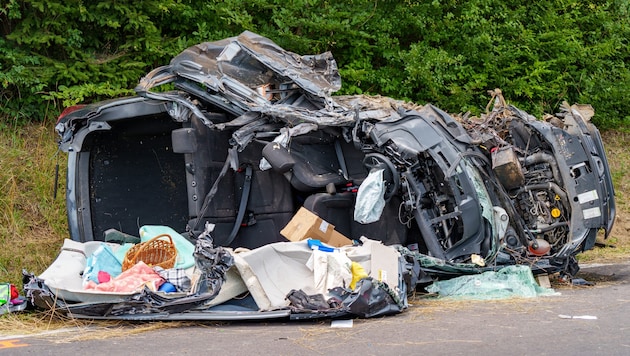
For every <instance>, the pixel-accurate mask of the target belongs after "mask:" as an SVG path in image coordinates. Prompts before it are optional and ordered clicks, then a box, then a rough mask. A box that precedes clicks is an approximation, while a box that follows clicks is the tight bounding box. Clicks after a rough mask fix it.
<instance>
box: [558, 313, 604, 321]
mask: <svg viewBox="0 0 630 356" xmlns="http://www.w3.org/2000/svg"><path fill="white" fill-rule="evenodd" d="M558 317H560V318H562V319H584V320H597V317H596V316H595V315H564V314H559V315H558Z"/></svg>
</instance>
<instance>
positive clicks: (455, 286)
mask: <svg viewBox="0 0 630 356" xmlns="http://www.w3.org/2000/svg"><path fill="white" fill-rule="evenodd" d="M426 289H427V291H429V292H431V293H438V294H439V295H440V296H441V297H452V298H461V299H476V300H489V299H506V298H514V297H522V298H532V297H539V296H544V295H553V294H555V292H554V290H553V289H550V288H543V287H541V286H539V285H538V283H536V280H535V279H534V275H533V274H532V271H531V269H530V268H529V267H527V266H522V265H517V266H508V267H504V268H502V269H500V270H499V271H496V272H495V271H488V272H484V273H481V274H476V275H468V276H461V277H457V278H453V279H449V280H445V281H437V282H434V283H433V284H431V285H430V286H429V287H427V288H426Z"/></svg>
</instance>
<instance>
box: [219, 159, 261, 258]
mask: <svg viewBox="0 0 630 356" xmlns="http://www.w3.org/2000/svg"><path fill="white" fill-rule="evenodd" d="M252 173H253V170H252V166H251V165H249V164H248V165H247V166H246V167H245V182H244V183H243V194H241V201H240V203H239V206H238V214H237V215H236V221H234V226H233V227H232V231H231V232H230V235H228V238H227V240H226V241H225V243H223V244H221V245H222V246H229V245H230V244H231V243H232V242H234V239H235V238H236V235H237V234H238V230H239V229H240V228H241V224H242V223H243V217H244V216H245V210H247V202H248V201H249V191H250V190H251V188H252Z"/></svg>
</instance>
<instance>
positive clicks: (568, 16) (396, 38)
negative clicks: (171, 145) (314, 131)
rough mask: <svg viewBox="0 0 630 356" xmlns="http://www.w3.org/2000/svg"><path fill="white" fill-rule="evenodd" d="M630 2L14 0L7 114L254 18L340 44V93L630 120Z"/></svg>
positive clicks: (255, 24) (336, 50) (260, 26)
mask: <svg viewBox="0 0 630 356" xmlns="http://www.w3.org/2000/svg"><path fill="white" fill-rule="evenodd" d="M629 12H630V5H629V3H628V1H626V0H616V1H577V0H549V1H546V2H531V1H528V2H525V1H520V0H516V1H509V2H506V1H498V0H470V1H461V0H445V1H439V0H434V1H412V0H405V1H394V0H382V1H375V0H370V1H368V0H351V1H322V0H297V1H292V2H287V1H276V0H266V1H263V0H248V1H243V0H231V1H206V0H203V1H202V0H156V1H152V2H143V1H130V0H116V1H114V0H108V1H99V2H95V3H91V2H89V3H88V2H84V1H77V0H68V1H64V0H8V2H7V3H6V4H5V5H1V6H0V24H1V27H0V30H1V31H2V35H3V36H2V38H0V84H1V85H0V98H1V100H2V102H3V105H1V106H0V115H2V116H3V117H5V118H11V119H13V120H15V121H16V122H21V121H31V120H43V119H44V118H45V117H47V116H56V115H57V114H58V112H59V111H60V110H61V109H62V107H64V106H68V105H72V104H75V103H77V102H83V101H88V102H89V101H94V100H100V99H104V98H108V97H116V96H121V95H127V94H129V93H131V89H132V88H133V87H134V86H135V84H136V83H137V81H138V80H139V78H140V77H141V76H142V75H143V74H144V73H146V72H147V71H149V70H150V69H152V68H154V67H156V66H159V65H163V64H166V63H168V61H169V60H170V58H172V57H173V56H174V55H176V54H177V53H179V52H180V51H181V50H183V49H184V48H186V47H188V46H191V45H193V44H195V43H199V42H204V41H214V40H218V39H222V38H226V37H229V36H235V35H237V34H239V33H240V32H242V31H243V30H250V31H253V32H256V33H259V34H261V35H263V36H266V37H269V38H271V39H272V40H274V41H275V42H276V43H278V45H280V46H281V47H283V48H286V49H287V50H290V51H293V52H296V53H301V54H311V53H320V52H324V51H331V52H332V53H333V54H334V56H335V58H336V59H337V62H338V64H339V68H340V72H341V75H342V80H343V87H342V90H341V92H340V94H355V93H366V94H382V95H387V96H391V97H395V98H399V99H406V100H412V101H416V102H418V103H425V102H432V103H434V104H436V105H437V106H440V107H442V108H444V109H445V110H447V111H451V112H463V111H472V112H473V113H475V114H476V113H479V112H480V111H482V110H483V109H484V108H485V105H486V102H487V100H488V99H489V98H488V96H487V94H486V93H487V90H490V89H494V88H497V87H498V88H501V89H502V90H503V92H504V95H505V97H506V98H507V99H508V100H509V101H510V102H511V103H513V104H515V105H517V106H519V107H521V108H523V109H525V110H527V111H529V112H531V113H532V114H536V115H540V114H542V113H543V112H554V111H555V110H556V109H557V108H558V106H559V104H560V103H561V102H562V101H564V100H566V101H569V102H571V103H573V102H580V103H590V104H592V105H593V106H594V107H595V110H596V116H595V119H594V120H595V121H596V123H597V124H598V125H599V126H600V127H601V128H622V129H628V128H630V114H629V113H630V104H628V101H627V100H626V98H627V97H628V96H629V94H630V68H628V65H627V63H630V51H629V50H628V39H629V38H630V25H629V22H628V18H629V17H630V13H629ZM51 109H52V110H51Z"/></svg>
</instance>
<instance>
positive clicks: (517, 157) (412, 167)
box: [26, 32, 615, 319]
mask: <svg viewBox="0 0 630 356" xmlns="http://www.w3.org/2000/svg"><path fill="white" fill-rule="evenodd" d="M340 87H341V80H340V77H339V74H338V71H337V67H336V62H335V60H334V59H333V58H332V56H331V54H330V53H324V54H320V55H311V56H299V55H296V54H294V53H290V52H287V51H285V50H283V49H281V48H279V47H278V46H277V45H275V44H274V43H273V42H271V41H270V40H268V39H266V38H264V37H261V36H258V35H255V34H253V33H249V32H245V33H243V34H241V35H240V36H238V37H234V38H229V39H225V40H222V41H217V42H209V43H203V44H199V45H197V46H194V47H191V48H188V49H187V50H185V51H184V52H182V53H181V54H180V55H178V56H177V57H175V58H174V59H173V60H172V61H171V63H170V64H169V65H167V66H164V67H160V68H157V69H155V70H153V71H152V72H150V73H148V74H147V75H146V76H145V77H144V78H142V80H141V81H140V84H139V85H138V86H137V88H136V92H137V96H134V97H129V98H122V99H117V100H112V101H107V102H101V103H96V104H91V105H87V106H80V107H74V108H72V109H70V110H67V111H66V112H64V114H62V116H61V117H60V119H59V122H58V124H57V126H56V129H57V131H58V133H59V135H60V137H61V139H60V141H59V147H60V149H61V150H63V151H65V152H67V153H68V176H67V189H66V191H67V197H66V198H67V211H68V221H69V227H70V237H71V240H73V241H67V244H68V248H67V249H66V250H65V251H66V252H68V251H70V252H72V251H75V252H76V250H81V253H80V254H79V255H82V256H84V257H86V255H87V251H90V252H92V251H94V250H95V249H96V248H97V247H96V246H98V245H99V244H101V242H100V241H104V240H106V239H107V240H109V238H108V236H109V237H111V236H112V229H115V231H116V233H115V234H113V235H116V236H118V237H120V236H123V237H126V236H136V235H138V231H139V229H140V231H142V230H143V229H146V228H144V227H145V226H154V227H155V226H163V227H168V228H169V229H171V230H172V231H173V232H174V233H175V232H176V233H175V234H177V235H181V236H183V237H185V239H187V240H188V241H190V242H191V243H196V244H197V246H196V248H195V253H194V255H195V258H196V265H197V268H199V265H200V262H199V259H201V257H200V256H203V255H204V253H201V252H200V251H201V250H204V251H214V252H212V253H215V254H214V255H213V256H214V257H211V258H210V260H213V261H214V264H213V263H210V264H211V265H213V266H215V267H216V266H223V267H222V268H221V269H220V272H221V273H219V275H220V278H219V277H217V278H218V279H219V280H221V281H222V282H223V281H225V283H226V284H228V280H229V279H230V277H229V276H230V273H229V271H230V263H227V262H226V261H229V260H230V258H236V259H237V260H238V259H242V258H241V257H238V253H235V252H234V251H239V250H243V248H244V249H247V251H249V252H246V253H252V252H256V251H263V250H265V249H268V248H270V247H271V246H280V245H285V244H299V242H297V243H296V242H291V243H289V242H287V241H289V240H293V239H292V238H291V237H290V236H286V234H283V233H282V231H283V229H284V228H285V227H286V226H287V225H288V224H290V223H291V221H292V218H294V216H295V215H296V212H298V210H299V209H301V208H304V209H306V210H308V211H309V212H311V213H313V214H314V215H315V216H317V217H318V218H319V219H321V222H325V223H328V224H330V225H332V226H334V230H335V231H336V232H337V233H339V234H340V235H342V237H344V238H347V241H348V242H349V244H348V246H346V247H343V246H341V244H337V245H336V246H335V245H333V246H332V247H334V250H341V251H344V253H345V254H346V255H347V256H349V258H350V262H349V263H351V264H352V263H354V262H357V263H359V264H361V262H365V261H366V260H367V261H369V262H370V263H368V264H367V265H366V264H363V267H364V268H365V269H367V274H368V275H369V276H370V279H369V280H370V281H371V283H370V286H356V285H355V288H354V290H353V289H352V288H349V286H347V285H337V286H336V287H341V289H344V290H345V292H343V291H340V290H337V291H336V292H334V293H333V292H331V293H332V294H333V295H334V297H335V298H332V299H334V300H335V302H333V303H324V304H325V306H324V307H321V306H320V307H313V304H315V305H317V303H314V302H313V300H312V299H313V296H312V295H309V291H308V290H307V291H306V292H307V293H306V294H304V295H301V296H300V297H301V298H298V297H295V293H296V290H298V289H300V285H299V283H297V285H296V286H292V285H290V283H288V285H287V286H286V287H282V288H285V289H289V288H290V291H289V290H283V289H282V288H279V290H277V291H275V293H276V294H277V293H280V294H284V295H282V297H283V298H284V299H286V303H285V304H283V302H282V299H283V298H277V299H278V300H277V301H274V300H273V298H272V297H269V298H267V299H264V300H263V299H261V297H260V293H258V292H254V291H252V288H251V287H250V286H249V285H247V286H246V288H241V289H239V288H236V289H235V291H237V292H234V293H236V294H237V295H239V296H242V295H243V293H245V294H247V293H249V294H251V295H253V301H250V303H249V304H247V303H244V302H241V303H234V300H235V299H238V300H242V299H241V298H240V297H239V298H233V295H228V296H226V297H225V298H219V299H217V294H218V295H221V293H222V292H223V289H226V288H221V283H218V286H217V283H210V282H208V281H209V280H210V279H209V278H206V283H197V284H196V286H195V283H193V287H191V289H189V290H187V291H184V293H181V294H179V295H173V296H168V297H165V296H163V295H162V294H160V293H158V292H155V291H149V290H147V288H146V287H145V289H144V290H143V291H142V292H137V293H127V294H115V293H113V294H112V292H103V293H102V294H100V295H97V294H94V293H88V294H89V297H86V293H83V292H81V291H79V292H77V289H78V288H79V287H76V288H75V289H74V290H73V291H72V288H69V287H67V286H65V285H64V282H63V281H59V280H57V281H53V282H51V280H54V279H55V278H54V276H53V275H54V273H55V272H54V271H55V270H57V271H58V270H60V269H59V268H58V267H59V265H57V266H56V267H57V269H54V268H53V267H54V266H51V268H53V269H52V270H51V269H49V270H48V271H46V272H45V273H44V274H43V276H39V277H35V276H30V282H29V283H27V284H26V289H27V292H28V294H29V295H30V296H31V298H32V300H34V302H35V304H38V305H40V306H47V307H51V305H56V306H58V307H63V308H64V309H65V310H68V311H70V312H71V313H72V314H73V315H75V316H85V317H115V318H132V319H133V318H151V319H178V318H179V319H195V318H197V319H238V318H256V317H276V316H277V317H284V316H294V317H296V318H297V317H298V315H304V313H305V310H308V311H309V312H308V313H307V314H308V315H311V316H312V315H313V313H312V311H313V310H316V311H317V313H318V314H317V313H316V314H317V315H329V316H330V315H342V314H344V313H350V314H353V315H359V316H364V317H367V316H374V315H382V314H387V313H393V312H398V311H400V310H402V309H403V308H404V307H405V305H406V304H405V300H406V299H405V298H406V293H407V292H409V291H412V290H414V289H415V288H416V287H418V286H420V285H424V284H427V283H429V282H431V281H433V280H436V279H441V278H449V277H452V276H457V275H461V274H471V273H481V272H484V271H489V270H498V269H500V268H502V267H504V266H509V265H519V264H521V265H528V266H530V267H531V269H532V271H534V273H555V272H561V273H563V274H566V275H568V276H569V277H570V276H572V275H574V274H575V273H576V272H577V271H578V265H577V262H576V260H575V255H576V254H577V253H579V252H581V251H583V250H587V249H590V248H592V247H593V245H594V243H595V239H596V236H597V233H598V231H599V230H603V231H604V233H605V235H606V236H607V235H608V233H609V232H610V230H611V228H612V224H613V220H614V217H615V203H614V197H613V195H614V192H613V186H612V181H611V177H610V173H609V169H608V164H607V161H606V156H605V153H604V149H603V144H602V140H601V138H600V136H599V133H598V131H597V129H596V128H595V127H594V126H593V125H592V124H591V123H590V122H589V119H590V117H591V116H592V111H591V110H590V108H589V107H586V106H579V105H573V106H568V105H565V106H563V108H562V111H561V112H560V113H558V114H556V115H554V116H549V117H547V118H545V120H538V119H536V118H534V117H532V116H530V115H529V114H527V113H525V112H523V111H521V110H519V109H517V108H515V107H512V106H509V105H507V104H506V103H505V102H504V100H503V98H502V96H501V94H500V93H499V92H496V93H495V96H494V102H493V109H492V110H489V112H488V113H487V114H485V115H483V116H482V117H481V118H468V117H466V116H464V117H454V116H452V115H449V114H448V113H446V112H444V111H442V110H440V109H438V108H436V107H435V106H432V105H430V104H427V105H423V106H419V105H415V104H410V103H405V102H402V101H397V100H393V99H390V98H385V97H368V96H333V95H332V93H334V92H335V91H337V90H339V89H340ZM171 230H169V231H171ZM171 235H173V234H171ZM306 237H315V236H306ZM287 239H289V240H287ZM344 241H345V240H344ZM119 242H124V241H119ZM200 242H201V243H200ZM302 242H304V241H302ZM324 242H326V241H324ZM304 244H306V242H304ZM200 245H202V246H201V247H200ZM377 245H378V246H380V247H376V246H377ZM86 246H92V247H86ZM204 246H205V247H204ZM304 246H306V245H304ZM304 246H302V245H300V247H299V248H298V249H299V250H300V252H299V253H298V252H295V251H293V250H292V249H293V247H289V248H288V250H284V249H285V248H284V247H283V248H281V250H282V251H283V252H278V249H277V248H276V247H274V253H272V254H266V253H262V252H261V255H260V256H259V257H257V258H250V262H251V263H254V262H252V261H254V260H255V261H258V262H260V261H261V260H262V261H265V262H264V263H262V262H260V266H261V267H260V268H261V269H264V270H269V269H283V270H284V274H283V275H282V276H280V275H275V274H272V273H268V272H269V271H267V272H266V274H265V276H266V277H265V278H267V279H273V278H276V279H286V280H293V279H292V278H291V277H290V275H291V273H292V268H293V267H289V266H293V265H292V264H291V263H289V264H287V263H286V260H287V259H288V258H289V257H287V256H292V257H295V256H296V254H304V255H303V256H302V255H300V256H302V257H299V258H298V260H299V261H301V262H300V263H302V262H306V260H309V259H310V257H309V256H310V254H311V253H312V252H311V251H314V250H313V248H312V244H311V242H309V246H308V247H305V248H303V247H304ZM318 246H319V248H315V250H318V251H321V250H326V248H325V247H328V246H327V245H326V244H324V246H325V247H322V245H318ZM366 246H371V247H369V248H368V250H370V251H371V255H370V253H369V252H366V254H367V255H370V257H368V258H364V257H357V256H359V255H361V256H364V254H363V252H356V250H352V249H353V248H366ZM381 247H382V248H386V250H382V249H381ZM113 248H114V249H116V247H113ZM377 250H378V252H376V251H377ZM225 251H228V252H227V253H226V252H225ZM353 251H354V252H353ZM392 251H395V253H392ZM63 254H64V250H62V254H61V255H60V257H61V256H62V255H63ZM226 255H230V256H232V257H230V258H228V257H226ZM247 256H249V255H247ZM384 256H387V257H384ZM79 258H81V257H80V256H79ZM274 258H276V260H274ZM245 260H247V257H246V258H245ZM382 260H387V261H386V263H385V264H388V263H389V264H390V265H391V262H392V261H394V263H395V264H396V266H397V267H395V268H392V267H389V268H388V269H387V268H386V270H387V271H388V273H393V274H395V275H396V277H395V278H391V277H390V278H389V279H387V278H385V279H386V281H384V280H383V278H379V277H376V275H375V273H374V272H375V271H370V270H369V269H370V265H371V264H379V263H381V262H382ZM344 261H345V260H344ZM311 262H312V261H311ZM346 262H348V261H346ZM55 263H57V264H63V263H65V264H66V265H67V263H68V262H67V261H66V262H63V261H61V260H60V259H58V261H56V262H55ZM82 263H83V264H81V263H78V264H77V267H76V270H77V271H81V272H82V271H83V270H82V269H83V268H85V261H84V262H82ZM292 263H293V262H292ZM235 264H237V265H238V261H237V262H236V263H235ZM342 264H343V263H342ZM206 265H207V264H206ZM329 266H330V265H329ZM348 266H350V265H348ZM249 268H250V269H253V270H254V273H253V274H256V273H255V272H256V271H255V270H256V268H255V267H252V265H251V264H250V265H249ZM201 269H202V270H203V268H201ZM210 269H211V270H212V268H210ZM311 269H312V268H311ZM214 271H215V272H216V269H215V270H214ZM238 271H239V273H232V274H237V275H238V274H240V278H241V279H242V280H246V279H247V277H246V276H244V272H243V271H242V269H240V268H239V269H238ZM380 271H382V270H380ZM73 273H74V272H73ZM204 273H205V274H204ZM75 274H76V273H75ZM211 274H212V273H210V272H208V271H205V272H203V273H202V275H203V276H206V277H207V276H209V275H211ZM274 276H275V277H274ZM351 276H355V277H356V275H355V274H354V272H353V273H351ZM259 277H260V276H259ZM380 277H383V276H382V275H381V276H380ZM68 278H71V277H68ZM72 278H75V279H77V278H78V280H81V278H82V277H81V276H80V275H76V276H74V277H72ZM304 278H310V277H304ZM202 279H203V278H202ZM215 280H216V279H215ZM364 280H367V279H366V278H364ZM276 282H277V281H276ZM274 283H275V282H273V281H271V282H270V284H274ZM339 283H340V284H345V283H344V282H339ZM245 284H247V283H245ZM261 284H262V285H263V287H264V284H265V282H261V281H260V280H259V281H258V285H261ZM328 287H334V285H330V284H329V285H328ZM361 288H363V290H362V291H360V292H357V290H358V289H361ZM262 289H264V288H262ZM327 290H330V291H332V289H327ZM379 291H380V292H382V293H381V294H379V293H377V292H379ZM108 293H110V294H108ZM225 293H227V292H225ZM287 293H288V294H291V293H293V294H292V295H293V297H294V298H290V297H289V295H288V294H287ZM344 293H345V294H344ZM353 293H354V294H353ZM236 294H235V295H236ZM357 295H361V296H362V297H364V299H365V300H364V302H365V305H363V307H357V306H358V305H359V304H361V303H360V301H357V300H358V299H362V298H361V297H357ZM327 296H328V297H330V295H327ZM297 300H301V301H302V302H301V303H300V302H297ZM366 300H371V301H372V302H373V303H376V302H375V301H377V300H378V303H376V304H378V305H380V307H379V308H376V309H375V308H374V304H373V303H372V304H370V302H369V301H366ZM384 300H387V301H388V302H384ZM329 301H330V299H329ZM296 303H297V304H300V306H296ZM319 304H320V305H321V304H322V303H321V302H320V303H319ZM304 305H310V306H311V307H305V306H304ZM353 305H354V306H355V307H354V309H353V308H352V306H353ZM357 308H358V309H357ZM362 308H363V309H362ZM368 309H369V310H372V311H374V310H378V311H377V312H365V310H368ZM351 310H352V311H351Z"/></svg>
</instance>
